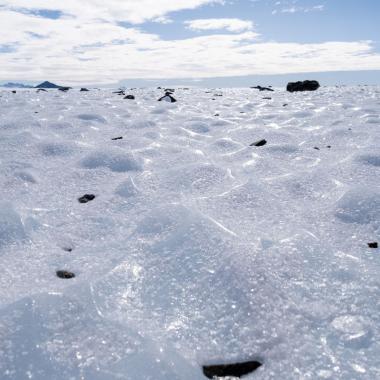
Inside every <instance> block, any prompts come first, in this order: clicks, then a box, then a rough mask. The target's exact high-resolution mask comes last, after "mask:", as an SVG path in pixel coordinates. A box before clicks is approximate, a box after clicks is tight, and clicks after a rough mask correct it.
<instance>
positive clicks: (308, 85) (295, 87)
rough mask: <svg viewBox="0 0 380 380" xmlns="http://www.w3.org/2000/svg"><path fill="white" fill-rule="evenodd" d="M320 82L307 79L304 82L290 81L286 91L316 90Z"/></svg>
mask: <svg viewBox="0 0 380 380" xmlns="http://www.w3.org/2000/svg"><path fill="white" fill-rule="evenodd" d="M319 87H320V84H319V83H318V82H317V81H316V80H305V81H303V82H301V81H300V82H289V83H288V85H287V87H286V91H289V92H296V91H315V90H318V88H319Z"/></svg>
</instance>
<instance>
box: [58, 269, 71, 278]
mask: <svg viewBox="0 0 380 380" xmlns="http://www.w3.org/2000/svg"><path fill="white" fill-rule="evenodd" d="M55 273H56V274H57V277H59V278H64V279H69V278H74V277H75V274H74V273H72V272H69V271H67V270H57V272H55Z"/></svg>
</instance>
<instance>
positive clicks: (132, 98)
mask: <svg viewBox="0 0 380 380" xmlns="http://www.w3.org/2000/svg"><path fill="white" fill-rule="evenodd" d="M124 99H130V100H134V99H135V96H134V95H127V96H126V97H124Z"/></svg>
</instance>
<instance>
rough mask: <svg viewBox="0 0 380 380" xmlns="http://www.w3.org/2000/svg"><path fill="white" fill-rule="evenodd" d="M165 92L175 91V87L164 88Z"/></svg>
mask: <svg viewBox="0 0 380 380" xmlns="http://www.w3.org/2000/svg"><path fill="white" fill-rule="evenodd" d="M165 92H170V93H171V94H173V93H174V92H175V89H174V88H166V89H165Z"/></svg>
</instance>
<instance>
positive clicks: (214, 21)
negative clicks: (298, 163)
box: [0, 0, 380, 86]
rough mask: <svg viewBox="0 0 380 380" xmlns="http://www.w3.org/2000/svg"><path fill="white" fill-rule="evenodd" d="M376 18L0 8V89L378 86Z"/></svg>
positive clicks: (200, 5)
mask: <svg viewBox="0 0 380 380" xmlns="http://www.w3.org/2000/svg"><path fill="white" fill-rule="evenodd" d="M379 15H380V1H377V0H360V1H359V0H240V1H239V0H225V1H223V0H176V1H172V0H171V1H169V0H160V1H155V0H109V1H107V2H104V1H101V0H88V1H87V2H83V1H78V0H66V1H64V2H62V1H61V0H2V1H1V2H0V24H1V25H2V33H1V34H0V81H2V82H4V81H10V80H12V81H14V80H18V81H24V82H29V83H30V82H33V83H34V82H38V81H42V80H45V79H48V80H52V81H56V82H57V81H58V82H60V83H65V84H66V83H67V84H70V85H75V84H77V85H81V84H100V85H109V84H115V83H116V84H117V83H121V84H131V85H156V84H158V83H173V84H175V83H178V84H188V85H213V86H218V85H220V86H223V85H226V86H234V85H236V86H241V85H245V83H248V84H251V83H257V82H265V83H273V84H275V85H279V84H282V83H284V82H286V81H287V80H289V79H293V78H298V77H299V78H301V79H302V78H304V77H313V78H319V79H320V80H322V81H324V82H325V83H326V84H341V83H343V84H354V83H368V84H371V83H373V84H380V41H379V39H380V26H379V22H378V19H379ZM132 83H133V84H132Z"/></svg>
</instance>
